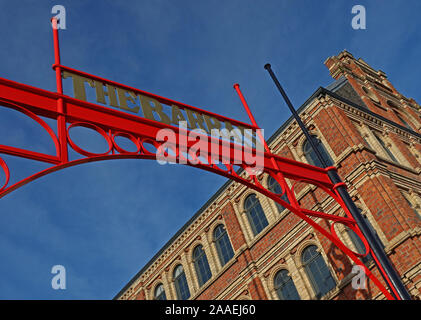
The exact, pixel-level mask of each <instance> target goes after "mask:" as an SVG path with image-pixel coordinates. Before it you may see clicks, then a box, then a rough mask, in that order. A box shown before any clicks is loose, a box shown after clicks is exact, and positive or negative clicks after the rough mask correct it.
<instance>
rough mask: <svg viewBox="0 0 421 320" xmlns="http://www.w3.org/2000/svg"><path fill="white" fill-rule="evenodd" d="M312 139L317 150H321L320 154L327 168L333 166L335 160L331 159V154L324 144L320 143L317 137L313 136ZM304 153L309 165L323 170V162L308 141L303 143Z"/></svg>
mask: <svg viewBox="0 0 421 320" xmlns="http://www.w3.org/2000/svg"><path fill="white" fill-rule="evenodd" d="M311 137H312V140H313V141H314V143H315V144H316V147H317V150H319V152H320V154H321V155H322V157H323V159H324V161H325V162H326V164H327V166H331V165H333V160H332V158H331V157H330V155H329V153H328V152H327V150H326V148H325V146H324V145H323V143H322V142H321V141H320V139H319V138H318V137H317V136H315V135H312V136H311ZM303 153H304V156H305V158H306V160H307V162H308V163H309V164H311V165H313V166H316V167H320V168H323V165H322V163H321V161H320V160H319V158H318V157H317V155H316V152H315V151H314V149H313V148H312V147H311V144H310V142H309V141H308V140H306V141H305V142H304V143H303Z"/></svg>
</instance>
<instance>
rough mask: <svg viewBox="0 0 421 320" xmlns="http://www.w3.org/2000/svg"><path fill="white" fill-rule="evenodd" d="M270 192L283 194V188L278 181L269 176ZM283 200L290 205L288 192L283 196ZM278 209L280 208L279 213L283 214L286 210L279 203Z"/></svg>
mask: <svg viewBox="0 0 421 320" xmlns="http://www.w3.org/2000/svg"><path fill="white" fill-rule="evenodd" d="M268 190H269V191H270V192H273V193H276V194H282V193H283V190H282V187H281V186H280V185H279V183H278V181H276V180H275V178H274V177H272V176H269V178H268ZM281 199H282V200H284V201H285V202H287V203H290V202H289V199H288V196H287V194H286V192H285V193H284V194H283V195H282V196H281ZM276 207H277V208H278V210H279V212H282V211H284V210H285V208H284V207H283V206H282V205H281V204H279V203H277V202H276Z"/></svg>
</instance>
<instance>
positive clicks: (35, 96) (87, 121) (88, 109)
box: [0, 20, 394, 299]
mask: <svg viewBox="0 0 421 320" xmlns="http://www.w3.org/2000/svg"><path fill="white" fill-rule="evenodd" d="M54 23H56V21H55V20H54V21H53V24H54ZM54 44H55V46H54V48H55V64H54V65H53V68H54V69H55V72H56V80H57V92H50V91H46V90H42V89H39V88H35V87H31V86H28V85H24V84H20V83H17V82H14V81H11V80H7V79H3V78H0V105H2V106H3V107H6V108H11V109H14V110H17V111H19V112H22V113H23V114H25V115H26V116H28V117H30V118H31V119H33V120H34V121H36V122H37V123H38V124H40V125H41V127H42V128H43V129H44V130H46V131H47V133H48V134H49V135H50V137H51V139H52V141H53V144H54V146H55V150H56V154H55V155H49V154H43V153H39V152H34V151H31V150H27V149H22V148H15V147H13V146H5V145H0V153H4V154H8V155H13V156H17V157H22V158H26V159H31V160H37V161H41V162H44V163H50V164H52V166H51V167H50V168H47V169H45V170H42V171H40V172H38V173H35V174H33V175H31V176H29V177H27V178H25V179H23V180H21V181H18V182H16V183H14V184H13V185H10V186H9V181H10V179H9V178H10V171H9V168H8V166H7V164H6V162H5V161H4V160H3V159H2V158H1V157H0V167H1V168H2V170H3V171H4V173H5V177H6V179H5V183H4V184H3V185H2V186H0V198H1V197H3V196H5V195H7V194H9V193H10V192H12V191H14V190H16V189H17V188H19V187H21V186H23V185H25V184H27V183H29V182H31V181H33V180H35V179H38V178H40V177H42V176H45V175H47V174H49V173H52V172H55V171H58V170H61V169H64V168H68V167H71V166H75V165H79V164H83V163H87V162H95V161H102V160H111V159H148V160H155V159H156V158H157V154H156V153H153V152H150V151H148V149H147V148H146V146H145V144H147V143H149V144H152V145H153V146H154V147H155V148H156V149H159V147H160V146H161V145H162V144H163V142H162V141H157V140H156V136H157V132H158V131H159V130H160V129H163V128H168V129H171V130H173V131H174V132H175V133H176V135H177V138H178V140H177V141H186V145H183V144H181V143H178V144H175V145H174V146H173V151H174V155H173V156H172V157H169V159H170V160H172V161H174V162H180V160H181V159H182V158H183V160H187V159H186V155H185V154H183V152H182V150H184V149H185V148H190V147H191V146H192V145H193V144H194V142H191V141H188V139H185V140H184V139H180V137H185V136H187V134H188V131H186V130H184V131H183V130H182V129H180V128H178V127H174V126H171V125H167V124H164V123H161V122H157V121H153V120H149V119H146V118H142V117H139V116H136V115H131V114H127V113H124V112H121V111H118V110H114V109H111V108H107V107H103V106H100V105H97V104H93V103H89V102H86V101H82V100H78V99H75V98H72V97H70V96H67V95H64V94H63V89H62V83H61V76H62V70H70V71H71V72H72V73H74V74H79V75H83V76H87V77H90V78H92V79H96V80H98V81H101V82H102V83H103V84H112V85H117V86H120V87H122V88H129V89H130V90H131V91H134V92H139V93H141V94H143V95H146V96H150V97H153V98H154V99H157V100H158V101H160V102H162V103H164V104H168V105H172V104H177V105H178V106H180V107H181V108H184V109H190V110H195V111H199V112H200V113H202V114H207V115H209V116H212V117H215V118H217V119H221V120H228V121H230V123H232V124H233V125H239V126H242V127H245V128H249V129H254V130H255V129H258V128H257V126H256V125H249V124H245V123H242V122H240V121H237V120H234V119H229V118H226V117H224V116H221V115H217V114H214V113H211V112H207V111H205V110H201V109H198V108H195V107H191V106H188V105H186V104H183V103H179V102H175V101H173V100H170V99H167V98H164V97H159V96H156V95H153V94H151V93H148V92H144V91H141V90H138V89H135V88H130V87H127V86H124V85H122V84H118V83H115V82H113V81H110V80H107V79H103V78H100V77H97V76H93V75H89V74H86V73H84V72H81V71H78V70H75V69H71V68H68V67H65V66H62V65H61V64H60V55H59V47H58V32H57V29H54ZM41 116H42V117H47V118H50V119H54V120H56V121H57V132H58V134H57V136H56V135H55V133H54V132H53V130H52V129H51V128H50V127H49V126H48V125H47V124H46V123H45V122H44V121H43V120H42V118H40V117H41ZM77 126H84V127H87V128H90V129H93V130H95V131H96V132H98V133H99V134H100V135H101V136H102V137H103V138H104V139H105V141H106V142H107V145H108V150H107V151H106V152H104V153H101V154H96V153H93V152H90V151H88V150H84V149H82V148H80V147H79V146H77V144H76V143H75V142H74V141H72V139H71V138H70V137H69V130H70V129H71V128H73V127H77ZM118 136H121V137H125V138H127V139H129V140H130V141H131V142H132V143H133V144H134V145H135V146H136V151H130V152H129V151H127V150H125V149H124V148H122V147H121V146H119V145H118V144H117V142H116V139H115V138H116V137H118ZM208 140H209V142H208V150H219V151H221V150H223V149H224V148H228V151H229V152H230V154H233V153H234V150H236V149H237V148H239V146H238V145H236V144H233V143H230V144H226V145H224V144H223V145H222V146H220V141H219V140H217V139H213V138H211V139H208ZM215 144H217V145H218V148H212V145H215ZM69 146H70V147H71V148H72V149H73V150H74V151H76V152H77V153H78V154H80V155H81V158H79V159H76V160H69V158H68V147H69ZM253 151H254V152H255V153H259V151H256V150H253ZM221 154H225V153H223V152H219V153H214V154H212V153H210V154H209V156H208V158H207V159H202V161H199V162H198V163H196V164H193V163H191V162H189V161H187V163H186V162H184V163H186V164H187V165H189V166H192V167H196V168H199V169H202V170H206V171H209V172H213V173H216V174H218V175H221V176H224V177H227V178H229V179H232V180H234V181H236V182H238V183H241V184H243V185H245V186H247V187H248V188H251V189H253V190H255V191H257V192H260V193H261V194H263V195H265V196H267V197H269V198H270V199H272V200H274V201H275V202H277V203H279V204H281V205H282V206H283V207H285V208H287V209H288V210H290V211H291V212H293V213H294V214H296V215H297V216H298V217H299V218H301V219H303V220H304V221H306V222H307V223H308V224H310V225H311V226H312V227H313V228H314V229H315V230H317V231H319V232H320V233H321V234H323V235H324V236H326V237H327V238H328V239H329V240H330V241H332V243H334V244H335V245H336V246H337V247H338V248H339V249H340V250H342V251H343V252H344V253H345V254H346V255H347V256H348V257H349V258H350V259H351V260H352V261H353V262H354V263H356V264H358V265H360V266H362V268H364V271H365V273H366V275H367V276H368V277H369V278H370V279H371V280H372V281H373V283H374V284H375V285H376V286H377V287H378V288H379V289H380V290H381V292H383V294H384V295H385V296H386V298H388V299H394V298H393V296H392V295H391V293H390V292H389V291H388V290H387V289H386V288H385V286H384V285H383V284H382V282H380V280H379V279H377V278H376V277H375V276H374V275H373V273H372V272H371V271H370V270H369V269H368V268H367V267H365V265H364V263H363V262H362V261H361V260H360V258H361V257H364V256H366V255H368V254H372V256H373V257H374V258H375V259H376V257H375V256H374V254H373V252H372V251H371V249H370V248H369V246H368V244H367V241H366V239H365V238H364V237H363V235H362V233H361V232H360V230H359V228H358V227H357V225H356V222H355V220H354V219H353V218H352V216H351V214H350V213H349V211H348V209H347V208H346V206H345V204H344V203H343V201H342V200H341V197H340V196H339V194H338V193H337V191H336V187H337V186H335V185H333V184H332V183H331V182H330V179H329V177H328V175H327V170H336V168H334V167H330V168H327V169H321V168H318V167H314V166H311V165H308V164H304V163H300V162H297V161H294V160H291V159H287V158H283V157H280V156H278V155H275V154H273V153H271V152H270V151H269V150H267V151H265V152H261V155H262V156H263V157H264V168H263V172H264V173H265V174H268V175H271V176H272V177H273V178H275V179H276V181H277V182H278V183H279V184H280V186H281V188H282V190H283V192H284V193H286V195H287V197H288V199H289V202H290V203H287V202H285V201H284V200H283V199H282V198H281V196H282V195H279V194H274V193H272V192H271V191H269V190H267V189H266V188H265V187H263V186H262V184H261V183H260V182H259V177H258V176H256V175H255V174H253V173H250V172H249V174H248V175H247V176H243V175H242V174H240V173H239V172H238V170H237V169H236V167H235V166H237V167H239V168H242V169H243V170H244V171H246V172H247V171H248V165H247V164H245V163H241V164H239V165H237V164H236V165H234V164H232V163H229V164H226V165H222V166H221V165H217V164H215V161H214V160H215V159H217V160H219V161H220V162H221V161H222V157H221ZM231 159H234V157H232V158H231ZM221 167H222V168H221ZM286 179H290V180H294V181H296V182H302V183H309V184H313V185H315V186H317V187H319V188H321V189H322V190H323V191H324V192H326V193H327V194H328V195H329V196H330V197H332V198H333V199H334V200H335V201H336V202H337V203H338V204H339V205H340V207H341V208H342V209H343V211H344V213H345V215H344V216H339V215H334V214H327V213H325V212H319V211H312V210H308V209H305V208H302V207H301V206H300V205H299V203H298V201H297V199H296V198H295V194H294V185H293V187H289V186H288V184H287V182H286ZM315 218H321V219H324V220H326V221H328V222H329V224H330V226H331V227H330V230H329V229H326V228H324V227H323V226H322V225H321V224H319V223H317V222H316V221H315V220H314V219H315ZM338 223H340V224H343V225H346V226H347V227H348V228H350V229H352V230H353V231H354V232H355V233H356V234H357V235H358V236H359V237H360V238H361V239H362V241H363V243H364V245H365V247H366V252H365V254H363V255H362V254H358V253H355V252H353V251H351V250H350V249H349V248H347V247H346V246H345V245H344V244H343V242H342V241H341V240H340V238H339V237H338V236H337V234H336V232H335V229H334V226H335V225H336V224H338ZM380 272H382V271H381V270H380Z"/></svg>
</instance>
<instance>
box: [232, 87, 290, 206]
mask: <svg viewBox="0 0 421 320" xmlns="http://www.w3.org/2000/svg"><path fill="white" fill-rule="evenodd" d="M234 89H235V91H237V94H238V96H239V97H240V100H241V103H242V104H243V106H244V109H246V112H247V115H248V116H249V118H250V121H251V123H252V125H253V126H254V127H255V128H259V126H258V125H257V122H256V119H255V118H254V116H253V114H252V113H251V110H250V108H249V106H248V104H247V101H246V99H245V98H244V96H243V93H242V92H241V90H240V85H239V84H238V83H236V84H234ZM257 135H258V136H259V139H260V140H261V142H262V144H263V146H264V148H265V151H266V152H267V153H270V154H272V152H271V151H270V149H269V147H268V145H267V143H266V140H265V139H264V137H263V135H262V133H261V132H260V130H258V131H257ZM271 162H272V164H273V166H274V167H275V168H276V169H277V170H278V172H277V173H276V177H274V178H275V179H276V180H277V181H278V183H279V185H280V186H282V183H281V181H282V182H284V181H285V179H284V176H283V174H282V173H281V172H280V170H279V166H278V164H277V163H276V161H275V159H274V158H273V157H271ZM278 179H279V180H278ZM285 185H286V182H285ZM282 189H283V187H282ZM285 189H286V190H283V191H284V192H285V193H286V195H287V197H288V199H289V201H290V202H291V204H292V205H295V204H296V203H295V197H293V196H292V194H291V191H290V190H289V188H287V187H286V186H285Z"/></svg>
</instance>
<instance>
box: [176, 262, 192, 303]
mask: <svg viewBox="0 0 421 320" xmlns="http://www.w3.org/2000/svg"><path fill="white" fill-rule="evenodd" d="M173 277H174V286H175V292H176V293H177V299H178V300H187V299H188V298H190V290H189V285H188V284H187V279H186V274H185V273H184V270H183V266H182V265H181V264H180V265H178V266H177V267H176V268H175V269H174V274H173Z"/></svg>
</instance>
